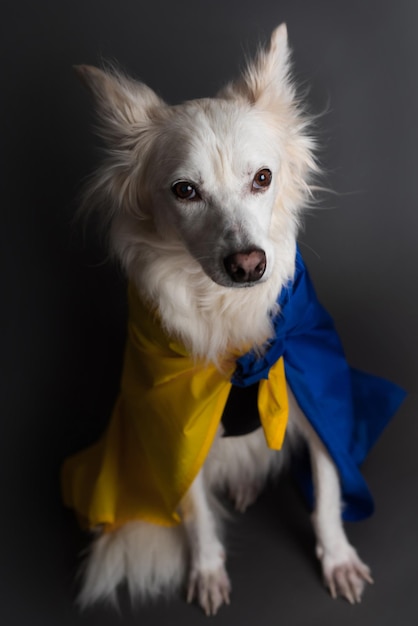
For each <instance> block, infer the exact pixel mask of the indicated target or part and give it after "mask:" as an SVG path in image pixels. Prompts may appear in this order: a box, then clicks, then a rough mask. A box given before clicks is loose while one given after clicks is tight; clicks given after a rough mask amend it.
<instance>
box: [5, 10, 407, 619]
mask: <svg viewBox="0 0 418 626" xmlns="http://www.w3.org/2000/svg"><path fill="white" fill-rule="evenodd" d="M283 20H285V21H286V22H287V24H288V29H289V35H290V42H291V45H292V47H293V49H294V57H293V58H294V64H295V74H296V76H297V77H298V79H299V81H300V82H301V83H302V84H304V85H309V86H310V92H309V94H308V102H309V106H310V109H311V110H312V111H313V112H315V113H321V112H323V111H324V110H327V113H326V115H323V116H321V117H320V118H319V119H318V122H317V130H318V134H319V137H320V140H321V144H322V147H323V150H322V157H321V159H322V163H323V165H324V169H325V170H326V172H327V175H326V177H325V181H324V184H325V185H326V186H328V187H330V188H331V189H333V190H334V191H335V192H336V193H335V194H332V195H331V194H325V195H323V196H321V197H320V201H319V203H318V207H317V209H315V210H313V211H311V212H310V214H309V215H308V216H307V219H306V227H305V230H304V232H302V233H301V237H300V241H301V245H302V249H303V251H304V255H305V258H306V261H307V263H308V265H309V267H310V269H311V272H312V274H313V276H314V279H315V282H316V286H317V289H318V292H319V294H320V296H321V298H322V300H323V301H324V303H325V304H326V306H327V307H328V308H329V310H330V311H331V313H332V314H333V315H334V317H335V320H336V323H337V326H338V328H339V330H340V332H341V335H342V338H343V341H344V344H345V347H346V350H347V354H348V356H349V359H350V361H351V362H352V364H353V365H355V366H357V367H361V368H363V369H366V370H369V371H372V372H374V373H377V374H380V375H383V376H386V377H389V378H391V379H393V380H395V381H396V382H398V383H400V384H402V385H403V386H404V387H406V388H407V389H408V390H409V391H410V392H411V395H410V396H409V398H408V400H407V401H406V403H405V404H404V406H403V407H402V409H401V411H400V412H399V413H398V415H397V417H396V419H395V420H394V421H393V422H392V423H391V425H390V426H389V427H388V429H387V430H386V431H385V434H384V436H383V437H382V439H381V440H380V441H379V443H378V444H377V446H376V448H375V449H374V451H373V452H372V454H371V455H370V457H369V459H368V461H367V462H366V464H365V467H364V473H365V475H366V478H367V480H368V482H369V484H370V486H371V488H372V490H373V492H374V495H375V499H376V507H377V510H376V514H375V516H374V517H373V518H371V519H370V520H368V521H366V522H362V523H359V524H352V525H350V526H349V527H348V532H349V535H350V537H351V539H352V540H353V542H354V543H355V545H356V546H357V547H358V549H359V551H360V552H361V554H362V555H363V558H364V559H365V560H366V561H368V562H369V563H370V564H371V566H372V568H373V572H374V575H375V579H376V584H375V585H374V587H373V588H370V589H368V590H367V593H366V595H365V597H364V601H363V603H362V604H361V605H360V606H358V607H354V608H353V607H351V606H349V605H348V604H347V603H345V602H343V601H337V602H334V601H332V600H331V599H330V598H329V597H328V595H327V593H326V592H325V591H324V590H323V588H322V586H321V581H320V575H319V569H318V565H317V564H316V562H315V559H314V557H313V537H312V532H311V529H310V525H309V521H308V517H307V515H306V512H305V510H304V507H303V505H302V503H301V502H300V500H299V497H298V496H297V495H296V493H295V492H294V491H293V489H292V487H291V486H290V484H288V483H287V482H286V481H285V482H284V483H282V484H280V485H279V486H278V487H277V488H276V489H275V490H273V489H270V490H269V491H268V492H267V493H266V494H265V495H264V496H263V497H262V499H261V500H260V501H259V503H258V504H257V506H256V507H254V508H252V509H251V510H250V511H249V512H248V513H247V514H246V515H245V516H244V517H243V518H237V520H236V521H235V522H234V523H233V524H232V525H231V527H230V528H229V532H228V544H229V554H230V556H229V572H230V574H231V577H232V581H233V596H232V604H231V606H230V607H227V608H224V609H222V610H221V612H220V613H219V615H218V617H217V618H216V624H219V626H221V625H226V624H228V625H229V626H230V625H233V624H237V625H238V624H239V625H240V626H246V625H247V624H248V625H250V624H251V625H253V624H263V625H264V624H266V625H267V624H268V625H269V624H276V623H277V624H283V625H285V626H298V625H303V626H305V625H306V624H308V625H309V626H314V625H318V626H319V625H321V626H325V625H331V626H335V624H339V625H340V626H344V625H348V624H356V626H361V625H365V624H368V625H371V626H374V625H376V626H377V625H379V626H385V625H390V626H393V624H398V625H399V626H416V624H417V623H418V608H417V602H416V583H417V569H418V565H417V563H418V545H417V523H416V518H417V513H418V495H417V486H416V484H417V478H418V462H417V456H418V455H417V450H416V446H417V441H418V432H417V420H416V415H417V408H418V406H417V405H418V402H417V397H416V395H414V394H416V392H417V373H418V372H417V369H418V365H417V358H416V354H417V352H418V341H417V331H416V321H417V317H418V296H417V286H416V285H417V273H418V272H417V258H418V251H417V225H418V219H417V213H416V208H417V200H418V186H417V179H418V176H417V145H418V141H417V140H418V136H417V135H418V133H417V131H418V121H417V111H418V90H417V70H418V37H417V26H418V2H416V1H415V0H397V1H396V2H394V1H393V2H390V1H377V0H362V1H358V0H350V1H349V2H348V1H344V2H343V1H338V0H322V1H314V0H289V1H285V0H282V1H279V0H274V1H273V0H256V2H249V1H248V0H222V1H211V2H209V1H207V2H201V1H199V0H193V1H191V0H190V1H187V0H185V1H183V2H182V1H178V2H175V1H170V0H153V1H152V2H150V1H147V2H143V1H142V0H135V1H133V0H124V1H119V2H116V1H113V2H112V1H111V0H100V1H99V0H91V1H88V2H86V1H83V2H81V1H80V0H72V1H71V2H68V1H67V0H64V1H63V0H61V1H60V2H57V1H56V0H54V1H50V2H49V1H47V0H37V2H30V1H29V0H23V1H22V2H18V1H15V2H13V3H12V2H3V4H2V20H1V27H0V28H1V31H2V32H1V33H0V47H1V57H0V58H1V69H0V71H1V76H0V79H1V83H0V84H1V99H0V107H1V112H0V124H1V151H0V155H1V168H0V177H1V206H0V215H1V227H0V237H1V247H0V254H1V265H0V268H1V306H0V316H1V331H2V334H1V336H2V342H1V350H0V355H1V356H0V358H1V385H2V387H1V393H0V399H1V404H2V407H1V421H0V429H1V433H0V446H1V453H0V462H1V472H0V485H1V489H0V493H1V496H2V501H1V504H2V509H1V531H2V532H1V538H2V548H1V557H0V621H1V623H2V624H5V625H7V626H12V625H13V624H16V625H17V624H18V625H19V626H22V625H26V624H28V625H29V624H30V625H31V626H33V625H37V624H42V626H49V625H51V626H52V625H53V626H57V625H59V626H66V625H72V626H76V625H79V624H80V625H81V624H86V625H95V624H100V625H101V626H108V625H110V624H118V623H123V624H137V623H138V624H146V625H153V624H185V625H187V624H196V625H197V624H200V623H201V624H203V623H206V622H207V618H205V617H204V616H203V614H201V612H200V611H199V610H198V609H197V607H187V606H186V605H185V604H184V603H183V601H182V600H181V599H174V600H172V601H162V602H161V603H160V604H158V605H155V606H151V607H145V608H143V607H142V608H141V607H140V608H138V609H136V610H134V611H132V610H131V609H130V608H129V607H128V606H127V604H126V601H123V602H122V604H123V612H122V613H121V615H117V614H116V613H114V612H112V611H110V610H107V609H95V610H92V611H89V612H87V613H85V614H84V615H79V614H78V612H77V611H76V609H75V608H74V607H73V605H72V602H73V597H74V591H75V588H74V582H73V580H74V573H75V570H76V563H77V553H78V551H79V550H80V549H81V548H82V547H83V545H84V539H83V537H82V535H81V533H80V532H79V531H78V529H77V527H76V524H75V522H74V519H73V516H72V514H71V513H69V512H67V511H65V510H64V509H63V508H62V506H61V502H60V495H59V484H58V476H59V467H60V464H61V462H62V459H63V458H64V457H65V456H66V455H67V454H69V453H70V452H73V451H75V450H78V449H79V448H80V447H81V446H84V445H86V444H88V443H90V442H91V441H93V440H94V439H95V438H96V437H97V436H98V435H99V433H100V432H101V429H102V428H103V425H104V423H105V421H106V419H107V416H108V414H109V411H110V409H111V405H112V402H113V399H114V396H115V393H116V391H117V386H118V374H119V368H120V362H121V352H122V347H123V340H124V332H125V330H124V316H125V300H124V285H123V280H122V277H121V276H120V275H119V273H118V271H117V270H116V269H114V268H112V266H111V265H110V264H108V263H106V262H105V252H104V247H103V245H102V244H101V243H100V241H98V239H97V237H96V236H95V235H94V233H93V232H91V231H87V233H86V234H85V236H83V235H82V233H81V228H80V227H79V226H78V225H76V226H74V225H73V224H72V216H73V214H74V210H75V207H76V196H77V193H78V191H79V189H80V186H81V182H82V180H83V178H84V177H85V176H86V175H87V174H88V173H89V172H90V171H91V170H92V169H93V167H94V166H95V164H96V163H97V162H98V158H99V151H98V149H97V146H98V142H97V141H96V139H95V138H94V137H93V134H92V131H91V124H92V120H93V118H92V114H91V107H90V102H89V100H88V98H87V96H86V94H85V93H84V91H83V89H82V88H81V87H80V86H79V84H78V83H77V81H76V79H75V77H74V75H73V73H72V71H71V65H72V64H74V63H80V62H88V63H96V64H97V63H100V61H101V59H102V58H107V59H109V58H110V59H116V60H117V61H118V62H119V63H120V64H121V65H122V66H123V67H125V68H126V69H127V70H129V71H130V72H131V73H133V74H134V75H136V76H137V77H140V78H142V79H143V80H145V81H146V82H148V83H149V84H150V85H151V86H152V87H153V88H155V89H156V90H157V91H158V92H159V93H160V94H161V95H162V96H163V97H165V98H166V99H167V100H168V101H169V102H178V101H181V100H183V99H186V98H191V97H200V96H206V95H212V94H214V93H215V91H216V90H217V89H218V88H219V87H221V86H222V85H223V84H224V83H225V82H226V81H227V80H228V79H229V78H231V77H232V76H234V75H236V74H237V72H238V69H239V68H240V67H242V64H243V57H244V54H251V53H253V52H254V50H255V48H256V45H257V43H258V42H259V41H260V40H261V41H266V39H267V38H268V37H269V35H270V32H271V30H272V29H273V27H274V26H275V25H277V24H278V23H280V22H281V21H283ZM214 623H215V622H214Z"/></svg>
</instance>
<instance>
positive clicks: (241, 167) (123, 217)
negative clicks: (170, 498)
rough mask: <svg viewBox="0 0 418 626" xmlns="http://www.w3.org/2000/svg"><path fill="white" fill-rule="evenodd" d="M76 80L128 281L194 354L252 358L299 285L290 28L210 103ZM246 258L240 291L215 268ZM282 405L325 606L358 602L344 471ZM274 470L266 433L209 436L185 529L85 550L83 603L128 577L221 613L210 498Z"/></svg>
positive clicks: (91, 200) (239, 501)
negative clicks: (103, 150) (261, 257)
mask: <svg viewBox="0 0 418 626" xmlns="http://www.w3.org/2000/svg"><path fill="white" fill-rule="evenodd" d="M78 71H79V74H80V75H81V76H82V78H83V79H84V81H85V82H86V84H87V85H88V87H89V89H90V90H91V91H92V93H93V95H94V97H95V101H96V104H97V108H98V113H99V120H100V127H101V131H102V135H103V137H104V138H105V140H106V142H107V146H108V151H107V157H106V158H105V160H104V162H103V164H102V166H101V167H100V169H99V170H98V172H97V173H96V174H95V176H94V177H93V179H92V181H91V183H90V186H89V189H88V192H87V194H86V199H85V204H84V207H85V208H86V207H88V209H89V210H92V209H96V210H98V211H100V212H101V215H102V219H103V222H104V223H105V224H106V225H108V226H109V232H110V247H111V249H112V251H113V253H114V254H115V256H116V257H117V258H118V260H119V261H120V263H121V264H122V266H123V268H124V270H125V271H126V273H127V275H128V276H129V278H130V279H131V280H132V281H134V283H135V284H136V286H137V288H138V290H139V291H140V293H141V294H142V296H143V297H144V298H146V299H148V300H149V302H150V303H151V304H152V305H153V306H155V307H157V309H158V311H159V314H160V316H161V319H162V322H163V324H164V326H165V328H166V329H167V331H168V332H169V333H170V334H171V335H173V336H174V337H176V338H178V339H180V341H182V342H183V344H184V345H185V346H186V347H187V348H188V350H189V351H190V353H191V354H192V355H194V356H195V357H196V358H206V359H207V360H209V361H213V362H215V363H217V364H218V365H219V367H221V366H222V358H223V355H224V353H225V352H226V351H227V350H229V351H231V350H243V349H246V348H248V346H252V347H253V348H256V349H259V350H262V346H263V344H264V343H265V341H266V339H267V338H268V337H269V336H270V335H271V333H272V328H271V321H270V320H271V314H272V313H273V312H275V311H276V306H277V305H276V304H275V302H276V298H277V294H278V293H279V292H280V290H281V288H282V286H283V285H284V284H286V282H287V281H288V280H289V279H290V278H291V277H292V276H293V272H294V258H295V246H296V234H297V228H298V225H299V219H300V213H301V210H302V208H303V207H304V206H306V204H307V203H308V202H309V201H310V187H309V181H310V176H311V174H312V173H315V172H316V170H317V167H316V163H315V159H314V157H313V150H314V147H315V144H314V141H313V139H312V138H311V136H310V135H309V119H308V118H307V117H306V115H305V114H304V113H303V111H302V109H301V108H300V106H299V104H298V102H297V99H296V95H295V89H294V86H293V84H292V82H291V80H290V78H289V51H288V47H287V35H286V29H285V27H284V26H283V25H282V26H281V27H279V28H278V29H277V30H276V31H275V32H274V33H273V36H272V40H271V44H270V47H269V48H268V49H267V50H265V51H260V53H259V55H258V56H257V58H256V60H255V61H254V62H253V63H252V64H251V65H250V66H249V67H248V68H247V70H246V72H245V73H244V75H243V76H242V78H241V79H240V80H239V81H236V82H234V83H231V84H230V85H228V86H227V87H226V88H225V89H224V90H223V91H222V92H221V93H220V94H218V97H217V98H214V99H205V100H197V101H191V102H187V103H185V104H183V105H180V106H175V107H169V106H168V105H166V104H165V103H164V102H163V101H162V100H160V99H159V98H158V97H157V96H156V95H155V94H154V93H153V92H152V90H150V89H149V88H148V87H146V86H145V85H142V84H139V83H135V82H133V81H131V80H129V79H127V78H125V77H122V76H121V75H120V74H117V73H115V72H110V73H105V72H102V71H101V70H98V69H96V68H91V67H86V66H83V67H81V68H79V69H78ZM262 168H267V169H269V170H270V171H271V172H272V182H271V185H270V186H269V187H268V188H265V189H263V190H262V191H261V192H260V191H259V190H254V186H253V179H254V177H255V175H256V173H257V172H258V171H259V170H261V169H262ZM177 181H188V182H190V183H191V184H192V186H193V188H194V189H196V190H197V191H198V193H197V197H195V198H194V199H193V200H179V199H178V198H177V197H176V196H175V195H174V193H173V191H172V185H173V184H174V183H176V182H177ZM253 249H257V250H262V251H263V252H264V253H265V258H266V268H265V272H264V274H263V276H262V277H261V278H260V280H257V281H255V282H254V284H251V285H250V284H245V285H240V284H237V283H236V282H234V279H233V278H232V277H231V275H230V274H229V273H228V272H227V271H226V269H225V267H226V266H225V264H224V262H223V260H224V259H225V258H226V257H227V256H228V255H230V254H233V253H235V252H240V251H243V250H253ZM289 394H290V392H289ZM290 397H291V403H292V407H291V413H290V424H289V428H288V433H287V440H288V441H292V440H295V439H296V438H297V433H299V435H302V436H303V437H304V438H305V439H306V440H307V442H308V446H309V449H310V452H311V459H312V466H313V472H314V479H315V488H316V508H315V512H314V516H313V517H314V528H315V532H316V535H317V541H318V548H317V552H318V557H319V558H320V559H321V561H322V564H323V571H324V577H325V582H326V584H327V586H328V587H329V588H330V590H331V593H332V595H336V594H341V595H343V596H345V597H346V598H347V599H348V600H350V601H358V600H359V599H360V597H361V593H362V590H363V587H364V581H366V580H370V573H369V570H368V568H367V567H366V566H365V565H364V564H362V562H361V561H360V560H359V559H358V557H357V555H356V553H355V551H354V550H353V548H352V547H351V546H350V544H349V543H348V541H347V538H346V536H345V534H344V530H343V527H342V523H341V516H340V490H339V483H338V476H337V473H336V470H335V467H334V465H333V464H332V462H331V460H330V458H329V456H328V454H327V452H326V451H325V450H324V448H323V446H322V444H321V443H320V442H319V440H318V438H317V437H316V435H315V433H314V432H313V431H312V429H311V428H310V426H309V425H308V423H307V421H306V419H305V418H304V416H303V415H302V413H301V412H300V410H299V408H298V407H297V404H296V402H295V400H294V398H293V396H291V394H290ZM282 463H283V455H282V454H278V453H275V452H272V451H271V450H269V449H268V448H267V446H266V444H265V441H264V437H263V434H262V432H261V430H260V431H256V432H254V433H252V434H250V435H248V436H245V437H236V438H235V437H233V438H224V439H223V438H221V437H217V439H216V441H215V444H214V446H213V448H212V450H211V452H210V454H209V456H208V459H207V461H206V464H205V466H204V468H203V470H202V471H201V473H200V474H199V475H198V477H197V478H196V480H195V482H194V484H193V485H192V487H191V489H190V490H189V492H188V493H187V494H186V496H185V498H184V500H183V502H182V503H181V515H182V520H183V524H182V525H181V526H180V527H179V528H175V529H167V528H162V527H158V526H153V525H150V524H145V523H143V522H131V523H129V524H126V525H125V526H122V527H121V528H119V529H118V530H116V531H114V532H112V533H110V534H105V535H102V536H99V537H98V538H96V539H95V541H94V542H93V546H92V548H91V551H90V553H89V557H88V558H87V561H86V566H85V571H84V579H83V580H84V582H83V589H82V592H81V595H80V603H81V605H82V606H86V605H88V604H90V603H92V602H94V601H96V600H101V599H110V600H114V599H115V591H116V588H117V587H118V585H119V584H120V583H122V582H124V581H126V582H127V584H128V587H129V589H130V591H131V593H132V595H133V596H134V597H135V596H140V597H154V596H156V595H158V594H161V593H164V594H165V593H167V592H168V591H171V590H174V589H176V588H179V587H180V585H181V584H183V582H184V578H185V577H186V576H188V593H187V597H188V600H189V601H192V600H193V599H195V598H196V599H197V600H198V602H199V603H200V605H201V606H202V608H203V609H204V610H205V612H206V613H207V614H212V613H216V611H217V610H218V608H219V607H220V606H221V604H223V603H226V602H229V593H230V582H229V579H228V575H227V573H226V569H225V548H224V545H223V542H222V539H221V535H220V522H221V520H220V516H219V514H218V509H217V507H216V506H214V505H213V496H212V493H213V492H215V491H217V490H219V489H224V490H226V491H227V492H228V493H229V494H230V495H231V497H232V498H233V500H234V501H235V505H236V507H237V509H238V510H244V509H245V508H246V507H247V506H248V505H249V504H251V503H252V502H253V501H254V500H255V498H256V496H257V494H258V492H259V491H260V489H261V488H262V487H263V485H264V483H265V481H266V479H267V477H268V476H269V475H271V474H274V473H277V471H278V469H279V467H280V466H281V465H282ZM187 571H188V574H187V573H186V572H187Z"/></svg>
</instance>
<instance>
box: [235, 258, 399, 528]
mask: <svg viewBox="0 0 418 626" xmlns="http://www.w3.org/2000/svg"><path fill="white" fill-rule="evenodd" d="M278 304H279V305H280V313H279V314H278V315H277V316H276V318H275V319H274V320H273V322H274V327H275V331H276V334H275V337H274V338H273V339H272V340H270V341H269V344H268V348H267V350H266V352H265V354H264V355H263V357H262V358H258V357H257V356H256V355H255V354H254V353H253V352H248V353H247V354H245V355H244V356H242V357H241V358H240V359H238V360H237V368H236V370H235V373H234V375H233V377H232V383H233V384H234V385H238V386H240V387H247V386H248V385H252V384H254V383H256V382H258V381H260V380H261V379H262V378H268V374H269V370H270V367H271V366H272V365H273V363H275V362H276V361H277V359H279V358H280V357H281V356H283V357H284V363H285V372H286V379H287V382H288V384H289V386H290V388H291V390H292V392H293V394H294V395H295V397H296V399H297V401H298V404H299V406H300V408H301V409H302V411H303V412H304V414H305V415H306V417H307V419H308V420H309V422H310V423H311V425H312V426H313V428H314V429H315V431H316V433H317V434H318V436H319V437H320V439H321V440H322V442H323V443H324V445H325V446H326V448H327V449H328V452H329V453H330V455H331V457H332V459H333V460H334V463H335V464H336V466H337V468H338V471H339V474H340V479H341V488H342V497H343V505H344V508H343V518H344V519H345V520H350V521H353V520H359V519H362V518H364V517H367V516H369V515H371V514H372V512H373V509H374V507H373V500H372V497H371V494H370V491H369V489H368V487H367V485H366V482H365V480H364V478H363V476H362V474H361V472H360V470H359V465H360V464H361V463H362V461H363V460H364V459H365V457H366V455H367V453H368V452H369V450H370V448H371V447H372V446H373V444H374V443H375V441H376V440H377V438H378V437H379V435H380V434H381V432H382V430H383V429H384V428H385V426H386V425H387V423H388V422H389V420H390V419H391V417H392V416H393V414H394V413H395V412H396V410H397V409H398V407H399V405H400V404H401V402H402V401H403V399H404V397H405V395H406V394H405V392H404V391H403V390H402V389H401V388H400V387H398V386H397V385H394V384H393V383H391V382H388V381H386V380H384V379H381V378H378V377H376V376H372V375H370V374H366V373H364V372H360V371H358V370H354V369H352V368H350V367H349V366H348V364H347V361H346V359H345V356H344V351H343V348H342V345H341V342H340V340H339V337H338V334H337V332H336V330H335V327H334V324H333V321H332V319H331V317H330V315H329V314H328V313H327V312H326V310H325V309H324V308H323V307H322V306H321V304H320V303H319V301H318V299H317V297H316V294H315V291H314V288H313V285H312V282H311V280H310V277H309V274H308V271H307V269H306V267H305V265H304V262H303V259H302V256H301V254H300V252H299V250H298V251H297V255H296V270H295V276H294V279H293V281H292V282H291V283H289V285H287V286H286V287H285V288H283V290H282V291H281V293H280V294H279V297H278ZM297 475H298V480H299V483H300V485H301V487H302V490H303V492H304V494H305V497H306V498H307V500H308V503H309V505H310V506H311V507H312V505H313V488H312V478H311V473H310V468H309V463H306V462H305V463H302V464H301V465H300V466H299V468H298V470H297Z"/></svg>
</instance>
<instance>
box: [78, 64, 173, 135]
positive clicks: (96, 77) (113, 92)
mask: <svg viewBox="0 0 418 626" xmlns="http://www.w3.org/2000/svg"><path fill="white" fill-rule="evenodd" d="M74 70H75V72H76V74H77V76H78V77H79V78H80V80H81V82H82V83H83V84H84V85H85V86H86V87H87V89H88V90H89V91H90V93H91V94H92V96H93V98H94V102H95V104H96V108H97V112H98V115H99V122H100V132H101V134H102V135H103V137H104V139H105V140H106V141H107V143H109V144H110V145H111V146H112V147H113V145H112V144H113V142H114V141H120V140H121V139H123V138H125V139H127V138H128V137H129V136H133V137H134V138H136V134H137V131H138V130H140V129H141V127H142V128H143V127H144V126H145V125H147V124H149V123H150V122H151V121H152V119H153V118H154V116H155V112H156V111H157V110H158V111H159V112H161V110H164V109H165V104H164V102H163V101H162V100H161V99H160V98H159V97H158V96H157V95H156V94H155V93H154V91H153V90H152V89H150V88H149V87H147V85H145V84H144V83H140V82H136V81H133V80H131V79H129V78H127V77H126V76H124V75H122V74H120V73H119V72H116V71H106V72H105V71H103V70H100V69H99V68H97V67H93V66H91V65H76V66H75V67H74Z"/></svg>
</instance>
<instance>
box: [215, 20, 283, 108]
mask: <svg viewBox="0 0 418 626" xmlns="http://www.w3.org/2000/svg"><path fill="white" fill-rule="evenodd" d="M289 56H290V53H289V47H288V43H287V28H286V24H281V25H280V26H278V27H277V28H276V29H275V30H274V31H273V34H272V36H271V40H270V45H269V47H268V48H266V49H261V50H260V51H259V52H258V55H257V56H256V58H255V60H254V61H253V62H251V63H250V64H249V65H248V67H247V69H246V70H245V72H244V74H243V76H242V77H241V79H240V80H238V81H237V82H234V83H231V84H230V85H228V86H227V87H226V88H225V89H224V90H223V91H222V92H221V94H220V95H221V96H223V97H227V98H233V97H237V96H238V95H240V96H241V97H244V98H245V99H246V100H248V101H249V102H250V104H254V105H258V106H260V108H263V109H266V110H269V109H270V110H271V109H274V108H277V102H278V100H280V101H282V102H287V103H289V102H290V101H292V100H293V98H294V89H293V87H292V84H291V82H290V80H289Z"/></svg>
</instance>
